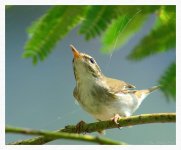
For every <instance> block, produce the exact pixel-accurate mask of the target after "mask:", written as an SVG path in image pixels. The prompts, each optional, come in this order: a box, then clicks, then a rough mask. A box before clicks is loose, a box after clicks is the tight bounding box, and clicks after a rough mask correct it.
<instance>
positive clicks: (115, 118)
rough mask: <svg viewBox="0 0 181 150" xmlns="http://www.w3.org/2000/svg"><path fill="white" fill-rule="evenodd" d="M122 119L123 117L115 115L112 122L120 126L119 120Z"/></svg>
mask: <svg viewBox="0 0 181 150" xmlns="http://www.w3.org/2000/svg"><path fill="white" fill-rule="evenodd" d="M119 119H121V116H120V115H119V114H115V115H114V117H113V118H111V120H112V121H114V123H115V124H117V125H118V124H119V123H118V120H119Z"/></svg>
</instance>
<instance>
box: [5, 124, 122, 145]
mask: <svg viewBox="0 0 181 150" xmlns="http://www.w3.org/2000/svg"><path fill="white" fill-rule="evenodd" d="M6 132H7V133H21V134H28V135H42V136H45V137H48V138H55V139H59V138H63V139H72V140H78V141H87V142H93V143H99V144H104V145H105V144H107V145H123V144H125V143H123V142H117V141H113V140H110V139H107V138H102V137H94V136H90V135H82V134H75V133H65V132H51V131H40V130H32V129H25V128H17V127H10V126H7V127H6Z"/></svg>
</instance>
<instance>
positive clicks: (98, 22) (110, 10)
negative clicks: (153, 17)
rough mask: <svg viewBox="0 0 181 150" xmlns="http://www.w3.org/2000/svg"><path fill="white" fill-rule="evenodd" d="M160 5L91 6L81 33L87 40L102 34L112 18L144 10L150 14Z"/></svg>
mask: <svg viewBox="0 0 181 150" xmlns="http://www.w3.org/2000/svg"><path fill="white" fill-rule="evenodd" d="M158 8H160V6H159V5H158V6H152V7H150V6H144V5H136V6H130V5H121V6H119V5H116V6H115V5H114V6H113V5H102V6H90V7H89V10H88V11H87V15H86V16H85V20H84V21H83V23H82V25H81V28H80V33H81V34H84V35H85V38H86V39H87V40H89V39H91V38H94V37H96V36H97V35H100V34H101V33H102V32H103V31H105V30H106V29H107V28H108V27H109V25H110V23H111V22H112V20H114V19H115V18H117V17H118V16H120V15H121V16H124V15H125V14H129V15H134V14H135V13H137V12H139V11H142V12H143V13H144V14H150V13H153V12H155V11H156V10H157V9H158Z"/></svg>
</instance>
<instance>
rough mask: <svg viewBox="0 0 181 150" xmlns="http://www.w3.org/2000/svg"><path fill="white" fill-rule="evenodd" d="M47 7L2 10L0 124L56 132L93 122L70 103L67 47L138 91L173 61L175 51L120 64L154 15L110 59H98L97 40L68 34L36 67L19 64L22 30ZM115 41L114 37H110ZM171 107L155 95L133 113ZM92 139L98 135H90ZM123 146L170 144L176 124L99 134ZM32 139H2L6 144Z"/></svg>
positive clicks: (104, 56)
mask: <svg viewBox="0 0 181 150" xmlns="http://www.w3.org/2000/svg"><path fill="white" fill-rule="evenodd" d="M48 8H49V6H13V7H12V8H10V9H8V10H6V28H5V30H6V60H5V61H6V64H5V65H6V72H5V73H6V100H5V108H6V124H7V125H13V126H18V127H27V128H34V129H45V130H57V129H60V128H64V126H66V125H69V124H76V123H78V122H79V121H80V120H84V121H85V122H94V121H95V120H94V119H93V118H92V117H91V116H90V115H89V114H87V113H86V112H84V111H83V110H82V109H81V108H80V106H79V105H77V104H76V103H75V99H74V97H73V94H72V92H73V89H74V86H75V80H74V76H73V69H72V57H73V56H72V52H71V50H70V48H69V45H70V44H73V45H74V46H75V47H76V48H77V49H79V50H81V51H82V52H86V53H88V54H90V55H91V56H93V57H94V58H95V59H96V61H97V63H98V64H99V65H100V67H101V69H102V71H103V73H104V74H105V75H107V76H110V77H113V78H117V79H121V80H124V81H127V82H129V83H132V84H133V85H136V87H137V89H144V88H148V87H151V86H154V85H157V81H158V79H159V78H160V76H161V75H162V74H163V72H164V71H165V69H166V68H167V67H168V66H169V64H170V63H171V62H173V60H175V58H176V54H175V51H169V52H167V53H160V54H157V55H154V56H151V57H148V58H146V59H144V60H142V61H139V62H131V61H129V60H127V59H126V56H127V55H128V54H129V53H130V51H131V50H132V49H133V47H134V46H135V45H136V44H137V43H138V42H139V41H140V39H141V38H142V37H143V36H144V35H145V34H147V33H148V32H149V30H150V28H151V26H152V25H153V22H154V20H155V18H154V16H151V17H150V19H149V21H148V22H147V23H146V24H145V25H144V27H143V28H142V30H141V31H140V32H139V33H137V34H136V35H134V37H133V38H132V39H131V40H130V41H129V42H128V43H127V44H125V45H124V46H123V47H122V48H119V49H118V50H117V51H115V52H113V53H112V57H110V56H111V55H108V54H102V53H101V52H100V51H99V49H100V47H101V42H100V39H99V38H95V39H93V40H90V41H85V40H84V38H83V36H81V35H79V34H78V33H77V31H78V29H79V27H76V28H75V29H74V30H73V31H71V32H70V33H69V34H68V35H67V36H66V37H65V38H64V39H63V40H62V41H61V42H59V43H58V44H57V45H56V47H55V48H54V52H53V53H51V54H50V56H49V57H48V58H47V59H46V60H45V61H44V62H40V63H38V64H37V65H36V66H34V65H32V62H31V60H30V59H23V58H22V53H23V47H24V44H25V42H26V40H27V39H28V36H27V33H26V30H27V27H28V26H30V25H31V23H32V21H34V20H35V19H37V18H38V17H40V16H41V15H42V14H43V13H44V12H45V11H46V10H47V9H48ZM115 39H116V37H115ZM175 111H176V103H175V102H174V101H171V102H169V101H167V100H166V98H165V96H164V95H163V93H162V92H161V91H156V92H154V93H152V94H151V95H150V96H148V97H147V98H146V99H145V101H144V102H143V103H142V105H141V107H140V108H139V109H138V110H137V111H136V113H135V114H144V113H159V112H175ZM92 135H98V133H92ZM104 136H106V137H108V138H112V139H115V140H121V141H124V142H126V143H128V144H139V145H140V144H141V145H144V144H149V145H150V144H153V145H157V144H159V145H160V144H176V124H172V123H169V124H167V123H165V124H147V125H138V126H133V127H128V128H123V129H121V130H119V129H110V130H107V131H106V134H105V135H104ZM29 137H32V136H24V135H16V134H6V143H9V142H13V141H17V140H22V139H27V138H29ZM47 144H64V145H70V144H91V143H86V142H77V141H73V140H56V141H52V142H49V143H47Z"/></svg>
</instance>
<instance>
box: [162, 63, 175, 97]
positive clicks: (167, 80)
mask: <svg viewBox="0 0 181 150" xmlns="http://www.w3.org/2000/svg"><path fill="white" fill-rule="evenodd" d="M159 83H160V85H162V86H161V90H162V91H163V93H164V94H165V96H166V97H167V98H168V99H170V98H172V99H173V100H175V98H176V63H175V62H174V63H172V64H171V65H170V66H169V67H168V69H167V70H166V71H165V73H164V74H163V76H162V77H161V78H160V80H159Z"/></svg>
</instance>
